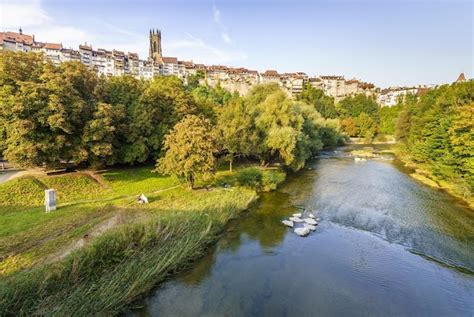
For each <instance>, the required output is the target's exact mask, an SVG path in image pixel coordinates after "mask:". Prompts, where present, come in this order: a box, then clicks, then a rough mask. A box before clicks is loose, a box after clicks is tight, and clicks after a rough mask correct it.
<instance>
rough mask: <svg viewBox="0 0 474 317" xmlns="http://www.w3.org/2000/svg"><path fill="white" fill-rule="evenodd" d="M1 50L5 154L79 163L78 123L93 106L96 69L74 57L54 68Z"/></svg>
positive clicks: (24, 161) (32, 162)
mask: <svg viewBox="0 0 474 317" xmlns="http://www.w3.org/2000/svg"><path fill="white" fill-rule="evenodd" d="M3 54H4V53H2V55H1V56H2V60H1V62H2V67H1V70H2V71H1V75H0V77H1V80H2V85H1V90H0V91H1V92H0V94H1V96H2V101H3V102H2V104H1V106H0V107H1V110H0V113H1V114H0V116H1V117H2V121H3V122H4V124H5V127H4V131H6V133H5V132H4V134H6V137H5V144H6V148H5V150H4V154H5V157H6V158H7V159H8V160H9V161H11V162H14V163H17V164H19V165H23V166H42V165H46V166H51V167H54V166H60V165H62V164H63V163H67V162H71V161H73V162H81V161H82V160H83V159H84V157H83V155H84V151H83V144H82V139H81V137H82V132H83V127H84V125H85V122H87V121H88V120H90V118H91V116H92V113H93V111H94V107H95V105H96V103H95V98H94V95H93V94H92V93H90V90H92V91H93V90H94V88H95V87H94V86H95V84H96V81H95V79H94V78H95V77H94V76H95V74H94V73H93V72H92V71H91V70H89V69H88V68H87V67H85V66H84V65H82V66H81V65H79V64H80V63H77V62H66V63H63V64H62V65H61V67H56V66H54V65H53V64H52V63H51V62H48V61H44V60H40V59H39V58H38V56H37V55H36V54H25V53H14V54H9V53H6V55H3ZM40 57H41V55H40ZM10 63H15V65H17V67H12V65H10ZM23 67H25V68H28V69H29V72H30V74H31V75H28V74H27V72H25V71H24V69H23Z"/></svg>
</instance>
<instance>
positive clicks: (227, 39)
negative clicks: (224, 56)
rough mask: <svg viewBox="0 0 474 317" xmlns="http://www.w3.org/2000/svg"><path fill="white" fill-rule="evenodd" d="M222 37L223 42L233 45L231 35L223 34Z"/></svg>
mask: <svg viewBox="0 0 474 317" xmlns="http://www.w3.org/2000/svg"><path fill="white" fill-rule="evenodd" d="M221 37H222V40H223V41H224V42H226V43H227V44H231V43H232V39H231V38H230V36H229V34H227V33H226V32H222V33H221Z"/></svg>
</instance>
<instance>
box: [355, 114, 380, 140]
mask: <svg viewBox="0 0 474 317" xmlns="http://www.w3.org/2000/svg"><path fill="white" fill-rule="evenodd" d="M356 124H357V130H358V131H357V133H358V135H359V137H363V138H365V139H367V140H372V139H373V138H374V136H375V133H376V132H377V124H376V123H375V121H374V120H373V119H372V118H371V117H370V116H369V115H368V114H367V113H365V112H362V113H361V114H360V115H359V116H358V117H357V120H356Z"/></svg>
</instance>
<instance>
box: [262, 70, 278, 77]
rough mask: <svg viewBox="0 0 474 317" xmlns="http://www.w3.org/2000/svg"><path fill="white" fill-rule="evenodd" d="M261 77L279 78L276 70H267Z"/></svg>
mask: <svg viewBox="0 0 474 317" xmlns="http://www.w3.org/2000/svg"><path fill="white" fill-rule="evenodd" d="M263 76H279V75H278V72H277V71H276V70H272V69H270V70H267V71H265V73H263Z"/></svg>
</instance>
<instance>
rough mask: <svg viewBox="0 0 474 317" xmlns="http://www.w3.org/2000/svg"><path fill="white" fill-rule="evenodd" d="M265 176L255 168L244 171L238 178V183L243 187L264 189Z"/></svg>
mask: <svg viewBox="0 0 474 317" xmlns="http://www.w3.org/2000/svg"><path fill="white" fill-rule="evenodd" d="M262 180H263V174H262V172H261V171H260V170H259V169H257V168H254V167H251V168H246V169H243V170H241V171H240V172H239V175H238V176H237V181H238V182H239V184H240V185H241V186H247V187H250V188H254V189H260V188H261V187H262Z"/></svg>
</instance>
